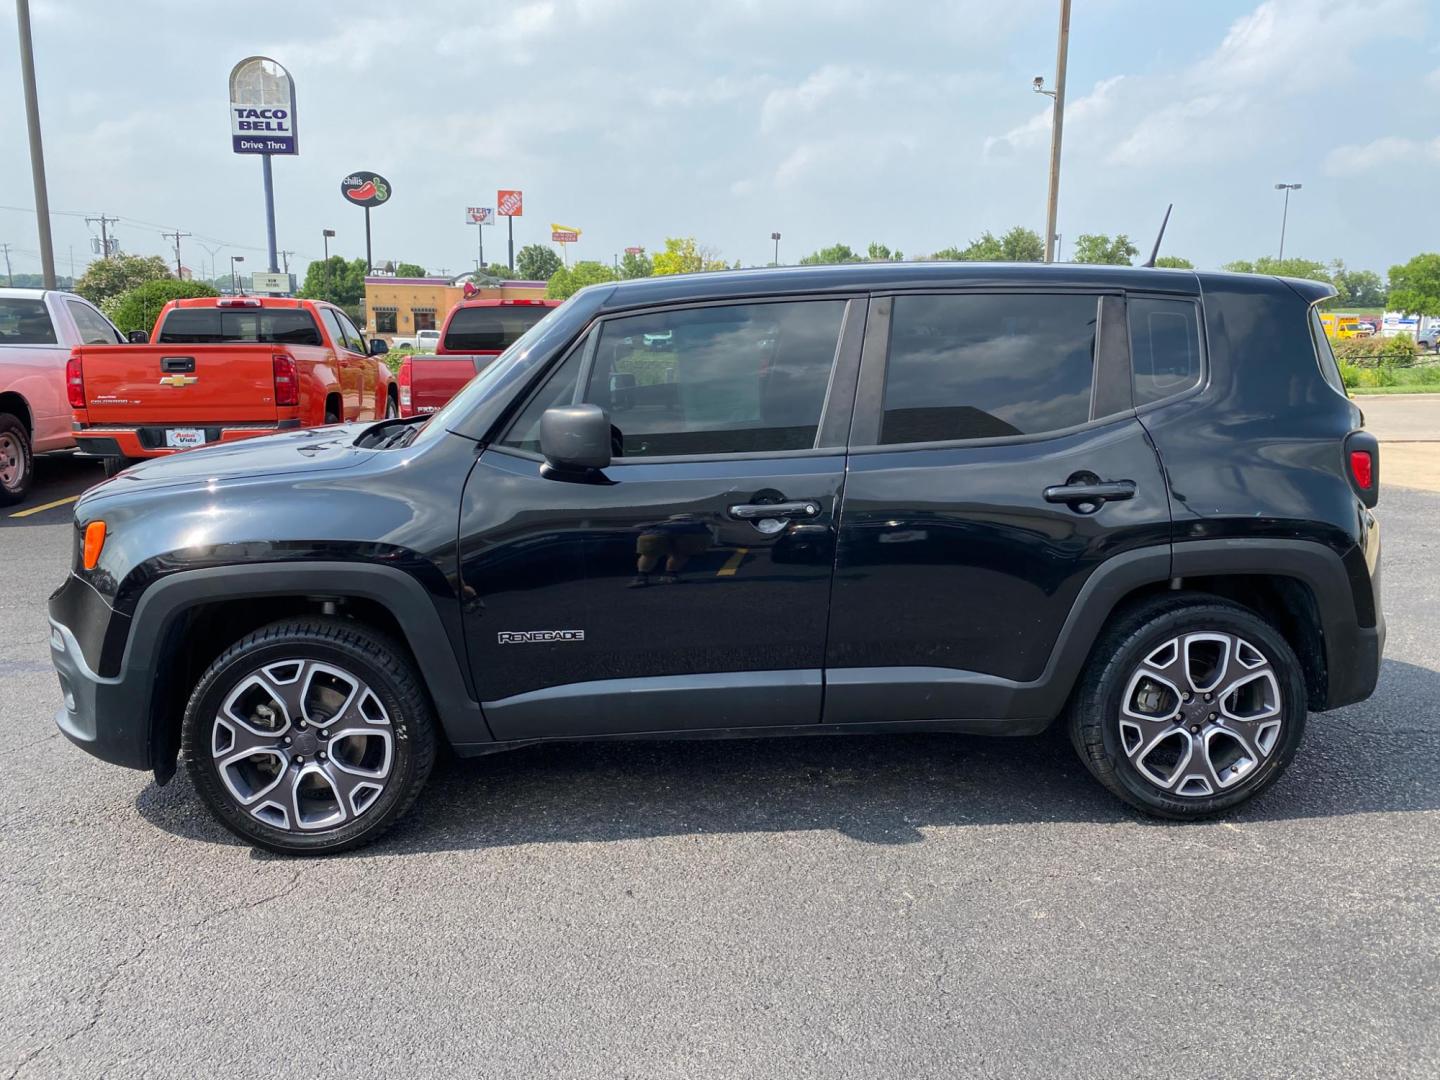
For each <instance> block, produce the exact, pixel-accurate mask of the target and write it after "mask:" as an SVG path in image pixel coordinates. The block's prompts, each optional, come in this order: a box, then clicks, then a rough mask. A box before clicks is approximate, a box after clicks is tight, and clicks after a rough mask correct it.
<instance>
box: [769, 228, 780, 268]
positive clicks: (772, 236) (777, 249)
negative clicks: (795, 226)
mask: <svg viewBox="0 0 1440 1080" xmlns="http://www.w3.org/2000/svg"><path fill="white" fill-rule="evenodd" d="M770 239H771V240H774V241H775V265H776V266H779V265H780V234H779V233H778V232H772V233H771V234H770Z"/></svg>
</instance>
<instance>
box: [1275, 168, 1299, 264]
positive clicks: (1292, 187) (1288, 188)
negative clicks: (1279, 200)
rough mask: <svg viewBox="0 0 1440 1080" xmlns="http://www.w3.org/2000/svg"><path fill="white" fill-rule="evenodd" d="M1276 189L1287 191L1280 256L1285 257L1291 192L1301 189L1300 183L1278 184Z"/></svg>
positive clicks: (1282, 212) (1281, 217) (1282, 214)
mask: <svg viewBox="0 0 1440 1080" xmlns="http://www.w3.org/2000/svg"><path fill="white" fill-rule="evenodd" d="M1275 190H1276V191H1283V192H1285V209H1284V210H1282V211H1281V212H1280V258H1281V259H1284V258H1285V224H1286V222H1287V221H1289V220H1290V192H1292V191H1299V190H1300V185H1299V184H1276V185H1275Z"/></svg>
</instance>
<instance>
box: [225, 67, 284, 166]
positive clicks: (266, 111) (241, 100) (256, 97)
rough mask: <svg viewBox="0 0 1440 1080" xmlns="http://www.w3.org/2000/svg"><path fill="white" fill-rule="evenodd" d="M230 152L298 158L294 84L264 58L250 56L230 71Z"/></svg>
mask: <svg viewBox="0 0 1440 1080" xmlns="http://www.w3.org/2000/svg"><path fill="white" fill-rule="evenodd" d="M230 148H231V149H232V150H234V151H235V153H237V154H298V153H299V152H300V137H299V135H297V134H296V131H295V84H294V82H292V81H291V79H290V73H289V72H288V71H286V70H285V68H284V67H282V66H281V65H280V64H278V63H277V62H275V61H274V60H271V59H270V58H269V57H268V56H250V57H246V58H245V59H244V60H241V61H240V62H239V63H238V64H236V65H235V66H234V67H233V68H231V70H230Z"/></svg>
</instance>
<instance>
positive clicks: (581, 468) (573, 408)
mask: <svg viewBox="0 0 1440 1080" xmlns="http://www.w3.org/2000/svg"><path fill="white" fill-rule="evenodd" d="M540 453H542V454H544V455H545V464H546V465H547V466H549V467H550V468H551V469H552V470H554V471H555V472H560V473H575V472H586V471H589V470H591V469H603V468H605V467H607V466H608V465H609V464H610V417H608V416H606V415H605V410H604V409H602V408H600V406H599V405H562V406H557V407H555V408H553V409H546V410H545V412H544V413H542V414H541V416H540Z"/></svg>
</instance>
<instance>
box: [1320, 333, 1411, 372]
mask: <svg viewBox="0 0 1440 1080" xmlns="http://www.w3.org/2000/svg"><path fill="white" fill-rule="evenodd" d="M1333 344H1334V350H1335V359H1337V360H1343V361H1349V362H1350V363H1352V364H1354V365H1355V366H1356V367H1365V368H1373V367H1379V366H1381V365H1382V364H1388V365H1390V366H1392V367H1413V366H1414V364H1415V357H1416V355H1417V353H1418V352H1419V350H1418V349H1417V348H1416V347H1415V342H1414V340H1413V339H1411V338H1410V337H1408V336H1406V335H1405V334H1396V335H1395V336H1394V337H1388V338H1387V337H1380V336H1379V335H1376V336H1375V337H1363V338H1345V339H1343V340H1341V341H1336V342H1334V343H1333Z"/></svg>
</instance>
